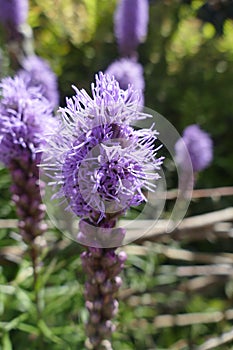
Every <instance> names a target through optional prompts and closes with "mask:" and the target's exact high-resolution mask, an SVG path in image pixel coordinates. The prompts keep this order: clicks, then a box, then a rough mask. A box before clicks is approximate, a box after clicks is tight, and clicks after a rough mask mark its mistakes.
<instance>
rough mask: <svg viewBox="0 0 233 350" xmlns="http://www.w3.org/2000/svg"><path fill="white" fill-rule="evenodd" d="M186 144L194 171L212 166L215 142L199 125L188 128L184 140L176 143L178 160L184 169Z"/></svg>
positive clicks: (184, 133)
mask: <svg viewBox="0 0 233 350" xmlns="http://www.w3.org/2000/svg"><path fill="white" fill-rule="evenodd" d="M182 140H183V142H184V143H183V142H182ZM184 144H185V145H186V147H187V149H188V152H189V155H190V158H191V162H192V166H193V171H195V172H196V171H200V170H203V169H205V168H206V167H207V166H208V165H209V164H210V162H211V161H212V159H213V142H212V140H211V138H210V136H209V135H208V134H207V133H206V132H205V131H203V130H201V129H200V127H199V126H198V125H195V124H193V125H190V126H188V127H187V128H186V129H185V130H184V132H183V137H182V139H180V140H179V141H178V142H177V143H176V146H175V151H176V159H177V162H178V164H180V165H181V166H182V167H183V168H185V167H186V152H185V150H184Z"/></svg>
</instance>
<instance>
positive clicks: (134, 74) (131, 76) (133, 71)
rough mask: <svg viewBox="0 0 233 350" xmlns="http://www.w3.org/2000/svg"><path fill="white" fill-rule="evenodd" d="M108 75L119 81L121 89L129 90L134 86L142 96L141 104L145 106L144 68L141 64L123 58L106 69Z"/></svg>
mask: <svg viewBox="0 0 233 350" xmlns="http://www.w3.org/2000/svg"><path fill="white" fill-rule="evenodd" d="M106 74H108V75H113V76H114V77H115V79H116V80H117V81H118V83H119V85H120V88H121V89H123V90H127V89H128V87H129V85H132V86H133V87H134V89H135V90H138V91H139V93H140V94H141V96H140V104H141V106H143V105H144V96H143V91H144V87H145V81H144V77H143V67H142V65H141V64H140V63H138V62H136V61H135V60H133V59H129V58H121V59H120V60H117V61H115V62H113V63H112V64H110V66H109V67H108V68H107V69H106Z"/></svg>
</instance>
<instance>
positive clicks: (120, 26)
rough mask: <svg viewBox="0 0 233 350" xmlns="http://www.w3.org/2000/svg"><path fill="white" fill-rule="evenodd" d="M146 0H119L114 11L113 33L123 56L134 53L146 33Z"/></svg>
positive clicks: (147, 9)
mask: <svg viewBox="0 0 233 350" xmlns="http://www.w3.org/2000/svg"><path fill="white" fill-rule="evenodd" d="M148 20H149V3H148V0H119V3H118V6H117V9H116V12H115V18H114V22H115V35H116V38H117V43H118V46H119V50H120V53H121V54H122V55H123V56H127V55H129V56H132V55H134V54H135V51H136V49H137V46H138V45H139V44H140V43H141V42H143V40H144V39H145V37H146V35H147V26H148Z"/></svg>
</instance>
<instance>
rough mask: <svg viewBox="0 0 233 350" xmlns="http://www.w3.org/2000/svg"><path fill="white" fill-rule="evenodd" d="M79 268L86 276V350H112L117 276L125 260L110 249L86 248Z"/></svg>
mask: <svg viewBox="0 0 233 350" xmlns="http://www.w3.org/2000/svg"><path fill="white" fill-rule="evenodd" d="M81 258H82V265H83V269H84V271H85V272H86V274H87V276H88V277H87V281H86V284H85V299H86V307H87V309H88V311H89V322H88V324H87V336H88V338H89V339H88V342H89V343H90V344H89V345H90V349H96V350H97V349H98V350H100V349H109V350H110V349H112V348H111V347H109V346H108V347H106V346H105V345H104V344H110V343H109V342H108V341H107V340H108V339H110V338H111V335H112V332H114V330H115V326H114V325H113V323H112V321H111V319H112V318H113V317H114V316H115V315H116V314H117V311H118V301H117V300H116V293H117V291H118V289H119V288H120V286H121V285H122V280H121V277H120V276H119V273H120V272H121V271H122V270H123V268H124V262H125V260H126V258H127V256H126V254H125V253H124V252H120V253H118V254H117V253H116V251H115V249H113V248H108V249H107V248H106V249H103V248H90V247H89V248H87V251H85V252H83V253H82V256H81Z"/></svg>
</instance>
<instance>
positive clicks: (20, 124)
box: [0, 77, 55, 243]
mask: <svg viewBox="0 0 233 350" xmlns="http://www.w3.org/2000/svg"><path fill="white" fill-rule="evenodd" d="M0 96H1V99H0V161H2V162H3V163H4V164H5V165H6V166H7V167H8V168H9V170H10V172H11V176H12V180H13V186H12V188H11V191H12V199H13V201H14V202H15V204H16V208H17V209H16V210H17V213H18V216H19V219H20V221H19V225H18V226H19V229H20V232H21V235H22V237H23V239H24V241H26V242H27V243H31V242H33V241H34V239H35V238H36V237H37V236H38V235H40V234H42V233H43V232H44V231H45V229H46V227H45V225H44V223H43V222H42V220H43V218H44V215H45V207H44V205H42V203H41V193H40V191H41V190H42V184H41V185H39V169H38V166H37V165H38V163H39V161H40V156H41V154H40V153H39V146H41V145H42V143H43V142H44V136H45V134H46V133H47V132H49V130H50V129H52V128H54V125H55V121H54V119H53V118H52V115H51V106H50V104H49V102H48V101H47V99H45V98H44V97H43V96H42V95H41V93H40V90H39V89H38V88H35V87H30V86H28V85H27V82H25V81H24V80H23V79H22V78H20V77H15V78H5V79H3V80H2V81H1V83H0Z"/></svg>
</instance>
